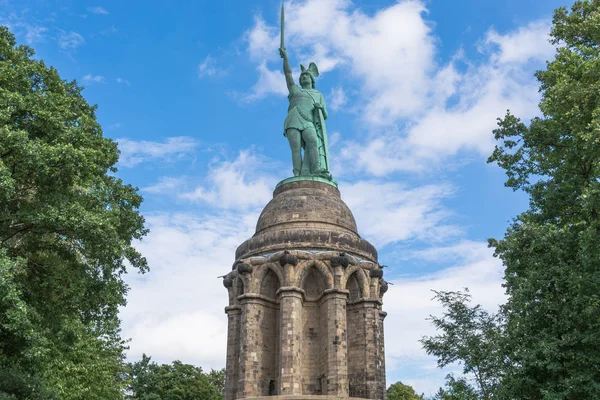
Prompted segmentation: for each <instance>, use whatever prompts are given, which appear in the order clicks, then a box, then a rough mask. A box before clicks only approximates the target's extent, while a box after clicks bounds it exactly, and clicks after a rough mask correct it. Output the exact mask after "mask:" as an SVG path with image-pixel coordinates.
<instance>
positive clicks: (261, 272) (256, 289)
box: [251, 263, 283, 293]
mask: <svg viewBox="0 0 600 400" xmlns="http://www.w3.org/2000/svg"><path fill="white" fill-rule="evenodd" d="M255 268H256V269H255V270H254V273H253V274H252V275H253V276H252V282H251V285H252V286H253V287H252V292H253V293H260V292H261V287H262V284H263V281H264V279H265V276H266V275H267V273H268V272H269V271H271V272H272V273H274V274H275V275H276V276H277V278H278V279H279V285H280V286H281V285H283V273H282V272H281V267H279V265H277V264H274V263H267V264H262V265H259V266H257V267H255Z"/></svg>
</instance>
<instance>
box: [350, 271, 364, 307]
mask: <svg viewBox="0 0 600 400" xmlns="http://www.w3.org/2000/svg"><path fill="white" fill-rule="evenodd" d="M357 273H358V271H357V272H355V273H353V274H352V275H350V278H348V281H347V282H346V290H348V291H349V292H350V294H349V295H348V301H350V302H353V301H356V300H358V299H360V298H361V297H362V296H361V295H360V285H359V283H358V277H357V276H356V274H357Z"/></svg>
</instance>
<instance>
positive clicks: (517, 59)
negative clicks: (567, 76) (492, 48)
mask: <svg viewBox="0 0 600 400" xmlns="http://www.w3.org/2000/svg"><path fill="white" fill-rule="evenodd" d="M549 32H550V21H535V22H531V23H530V24H528V25H527V26H522V27H519V28H518V29H517V30H516V31H513V32H509V33H507V34H506V35H501V34H499V33H498V32H496V31H495V30H494V29H493V28H492V29H490V30H489V31H488V32H487V34H486V38H485V44H487V45H496V46H498V47H499V48H500V51H499V53H497V54H494V56H493V57H494V58H495V59H496V60H497V61H498V62H499V63H503V64H504V63H515V64H519V63H524V62H527V61H530V60H532V59H534V60H539V61H545V60H548V59H549V58H551V57H552V55H553V54H554V46H553V45H551V44H550V42H549V41H548V39H549V35H548V34H549Z"/></svg>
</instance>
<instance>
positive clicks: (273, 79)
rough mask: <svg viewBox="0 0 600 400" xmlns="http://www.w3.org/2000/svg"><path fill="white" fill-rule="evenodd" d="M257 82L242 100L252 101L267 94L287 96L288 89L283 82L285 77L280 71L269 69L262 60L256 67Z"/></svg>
mask: <svg viewBox="0 0 600 400" xmlns="http://www.w3.org/2000/svg"><path fill="white" fill-rule="evenodd" d="M257 71H258V75H259V78H258V82H256V84H255V85H254V87H253V88H252V93H250V94H249V95H247V96H245V97H244V98H243V100H244V101H253V100H257V99H261V98H263V97H265V96H267V95H268V94H276V95H278V96H287V95H288V89H287V86H286V83H285V77H284V76H283V72H281V71H271V70H270V69H269V68H267V64H266V63H265V62H263V63H262V64H260V65H259V66H258V67H257Z"/></svg>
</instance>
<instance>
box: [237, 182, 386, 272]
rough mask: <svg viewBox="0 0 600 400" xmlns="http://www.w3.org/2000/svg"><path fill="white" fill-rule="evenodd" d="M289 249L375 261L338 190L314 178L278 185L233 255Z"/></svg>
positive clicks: (262, 253) (374, 254)
mask: <svg viewBox="0 0 600 400" xmlns="http://www.w3.org/2000/svg"><path fill="white" fill-rule="evenodd" d="M289 249H306V250H329V251H331V250H339V251H344V252H348V253H351V254H354V255H356V256H358V257H360V258H364V259H368V260H371V261H374V262H376V261H377V251H376V250H375V248H374V247H373V246H372V245H371V244H370V243H369V242H367V241H366V240H363V239H361V237H360V236H359V235H358V229H357V227H356V221H355V220H354V216H353V215H352V212H351V211H350V209H349V208H348V206H347V205H346V203H344V201H343V200H342V199H341V197H340V192H339V190H338V189H337V188H336V187H335V186H333V185H331V184H329V183H325V182H321V181H316V180H298V181H292V182H286V183H283V184H281V185H280V186H279V187H277V188H276V189H275V191H274V192H273V199H272V200H271V201H270V202H269V203H268V204H267V205H266V206H265V208H264V209H263V211H262V213H261V215H260V217H259V218H258V222H257V224H256V233H255V234H254V236H253V237H252V238H250V239H248V240H247V241H245V242H244V243H242V244H241V245H240V246H239V247H238V249H237V251H236V259H240V258H246V257H251V256H257V255H265V254H269V253H273V252H276V251H281V250H289Z"/></svg>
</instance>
